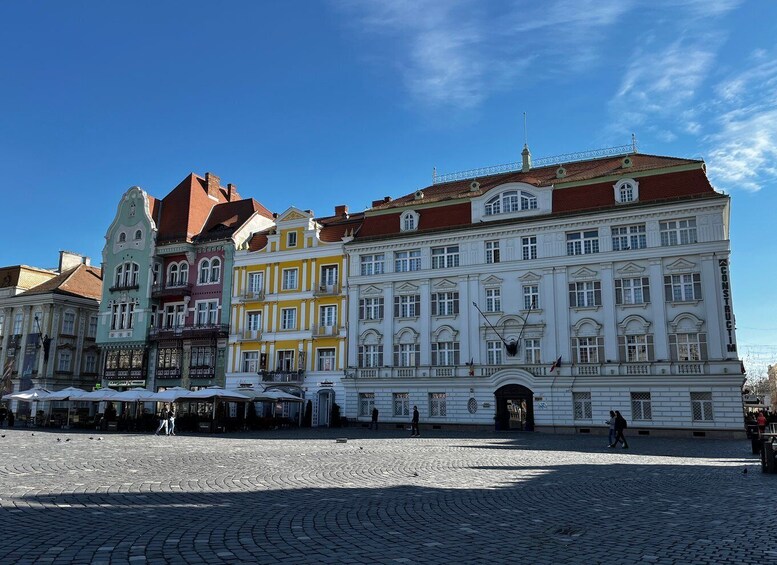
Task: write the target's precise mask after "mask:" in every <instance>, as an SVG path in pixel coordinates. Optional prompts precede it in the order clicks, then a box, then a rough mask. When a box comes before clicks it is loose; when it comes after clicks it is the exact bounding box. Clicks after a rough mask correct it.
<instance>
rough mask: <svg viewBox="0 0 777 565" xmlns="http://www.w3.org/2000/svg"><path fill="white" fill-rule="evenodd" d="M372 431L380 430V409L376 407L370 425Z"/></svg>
mask: <svg viewBox="0 0 777 565" xmlns="http://www.w3.org/2000/svg"><path fill="white" fill-rule="evenodd" d="M370 429H371V430H372V429H375V430H377V429H378V409H377V408H374V407H373V409H372V423H371V424H370Z"/></svg>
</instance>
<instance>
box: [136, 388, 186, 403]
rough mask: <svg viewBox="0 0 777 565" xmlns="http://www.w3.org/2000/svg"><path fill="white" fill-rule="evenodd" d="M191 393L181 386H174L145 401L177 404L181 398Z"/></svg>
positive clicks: (156, 393)
mask: <svg viewBox="0 0 777 565" xmlns="http://www.w3.org/2000/svg"><path fill="white" fill-rule="evenodd" d="M190 392H191V391H190V390H189V389H188V388H183V387H180V386H174V387H172V388H168V389H167V390H163V391H161V392H155V393H153V394H151V395H149V396H148V398H146V399H145V400H149V401H151V400H153V401H154V402H175V401H176V400H178V399H179V398H182V397H184V396H186V395H187V394H189V393H190Z"/></svg>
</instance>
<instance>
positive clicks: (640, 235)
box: [612, 224, 647, 251]
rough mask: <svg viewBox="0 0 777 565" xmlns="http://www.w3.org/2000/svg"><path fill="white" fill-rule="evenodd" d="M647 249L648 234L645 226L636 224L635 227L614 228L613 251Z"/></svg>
mask: <svg viewBox="0 0 777 565" xmlns="http://www.w3.org/2000/svg"><path fill="white" fill-rule="evenodd" d="M646 247H647V233H646V229H645V224H635V225H633V226H614V227H613V228H612V250H613V251H628V250H631V249H645V248H646Z"/></svg>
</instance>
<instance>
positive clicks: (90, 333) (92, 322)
mask: <svg viewBox="0 0 777 565" xmlns="http://www.w3.org/2000/svg"><path fill="white" fill-rule="evenodd" d="M2 334H3V331H2V323H0V335H2ZM86 336H87V337H96V336H97V314H92V315H91V316H89V329H88V330H87V334H86Z"/></svg>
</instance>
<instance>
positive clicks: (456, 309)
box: [453, 292, 459, 364]
mask: <svg viewBox="0 0 777 565" xmlns="http://www.w3.org/2000/svg"><path fill="white" fill-rule="evenodd" d="M453 313H454V314H458V313H459V293H458V292H454V293H453ZM457 364H458V363H457Z"/></svg>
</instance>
